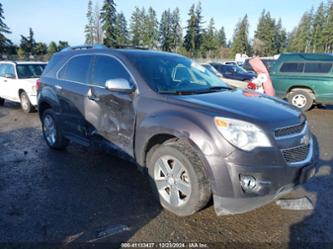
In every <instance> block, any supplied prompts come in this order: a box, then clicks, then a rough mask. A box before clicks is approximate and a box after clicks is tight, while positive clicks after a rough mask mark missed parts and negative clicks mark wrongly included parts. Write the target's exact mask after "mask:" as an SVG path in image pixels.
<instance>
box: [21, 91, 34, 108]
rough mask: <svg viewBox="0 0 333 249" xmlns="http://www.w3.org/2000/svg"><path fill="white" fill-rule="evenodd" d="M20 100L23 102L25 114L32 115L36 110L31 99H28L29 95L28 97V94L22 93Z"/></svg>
mask: <svg viewBox="0 0 333 249" xmlns="http://www.w3.org/2000/svg"><path fill="white" fill-rule="evenodd" d="M20 100H21V107H22V110H23V111H24V112H25V113H31V112H32V111H33V110H34V107H33V106H32V104H31V102H30V99H29V97H28V95H27V93H26V92H22V93H21V94H20Z"/></svg>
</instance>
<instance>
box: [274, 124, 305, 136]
mask: <svg viewBox="0 0 333 249" xmlns="http://www.w3.org/2000/svg"><path fill="white" fill-rule="evenodd" d="M305 126H306V122H303V123H302V124H299V125H295V126H289V127H284V128H279V129H276V130H275V137H277V138H279V137H286V136H290V135H295V134H299V133H301V132H302V131H303V130H304V128H305Z"/></svg>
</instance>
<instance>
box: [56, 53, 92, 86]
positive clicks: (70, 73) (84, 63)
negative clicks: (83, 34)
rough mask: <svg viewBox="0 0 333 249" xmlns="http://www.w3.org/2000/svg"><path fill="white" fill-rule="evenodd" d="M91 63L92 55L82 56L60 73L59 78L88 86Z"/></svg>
mask: <svg viewBox="0 0 333 249" xmlns="http://www.w3.org/2000/svg"><path fill="white" fill-rule="evenodd" d="M91 62H92V56H91V55H81V56H77V57H74V58H72V59H71V60H70V61H69V62H68V63H67V64H66V65H65V67H64V68H63V69H62V70H61V71H60V72H59V75H58V76H59V78H60V79H63V80H68V81H73V82H80V83H86V84H87V83H88V75H89V68H90V64H91Z"/></svg>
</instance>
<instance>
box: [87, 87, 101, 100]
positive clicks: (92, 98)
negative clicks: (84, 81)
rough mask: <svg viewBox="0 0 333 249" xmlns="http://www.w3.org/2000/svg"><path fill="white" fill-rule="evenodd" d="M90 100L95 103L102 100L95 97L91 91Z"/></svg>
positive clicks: (89, 93)
mask: <svg viewBox="0 0 333 249" xmlns="http://www.w3.org/2000/svg"><path fill="white" fill-rule="evenodd" d="M88 99H90V100H91V101H95V102H98V101H99V100H100V98H98V97H97V96H95V95H94V94H93V93H92V91H91V89H90V90H89V92H88Z"/></svg>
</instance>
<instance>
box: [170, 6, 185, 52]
mask: <svg viewBox="0 0 333 249" xmlns="http://www.w3.org/2000/svg"><path fill="white" fill-rule="evenodd" d="M171 36H172V48H173V49H174V50H176V51H177V49H178V48H179V47H180V46H181V44H182V40H183V29H182V26H181V20H180V11H179V8H178V7H177V8H176V9H175V10H174V11H173V12H172V16H171Z"/></svg>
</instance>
